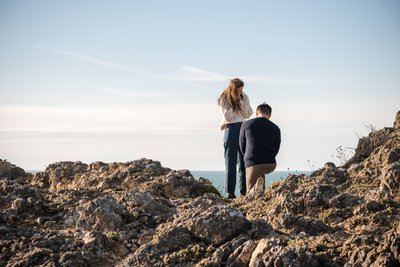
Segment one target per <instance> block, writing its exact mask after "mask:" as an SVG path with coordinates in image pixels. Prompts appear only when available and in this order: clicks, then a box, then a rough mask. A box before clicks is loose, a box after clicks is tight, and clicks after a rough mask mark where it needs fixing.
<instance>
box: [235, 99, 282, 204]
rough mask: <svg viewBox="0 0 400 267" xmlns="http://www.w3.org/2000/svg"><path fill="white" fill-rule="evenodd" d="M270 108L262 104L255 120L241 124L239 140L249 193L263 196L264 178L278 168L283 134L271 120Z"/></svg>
mask: <svg viewBox="0 0 400 267" xmlns="http://www.w3.org/2000/svg"><path fill="white" fill-rule="evenodd" d="M271 113H272V109H271V107H270V106H269V105H268V104H266V103H263V104H261V105H259V106H258V107H257V111H256V118H254V119H250V120H248V121H246V122H244V123H243V124H242V127H241V129H240V136H239V142H240V143H239V145H240V151H241V152H242V154H243V155H244V162H245V166H246V188H247V193H249V194H250V195H254V196H261V195H262V194H263V192H264V183H265V175H266V174H268V173H270V172H272V171H274V170H275V168H276V160H275V157H276V155H277V154H278V152H279V147H280V145H281V131H280V129H279V127H278V126H277V125H275V124H274V123H273V122H272V121H270V120H269V118H270V117H271Z"/></svg>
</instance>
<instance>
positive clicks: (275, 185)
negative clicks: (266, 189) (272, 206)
mask: <svg viewBox="0 0 400 267" xmlns="http://www.w3.org/2000/svg"><path fill="white" fill-rule="evenodd" d="M279 184H280V183H279V181H277V182H272V183H271V185H270V187H271V188H272V189H275V188H277V187H278V186H279Z"/></svg>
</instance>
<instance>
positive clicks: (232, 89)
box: [218, 78, 244, 112]
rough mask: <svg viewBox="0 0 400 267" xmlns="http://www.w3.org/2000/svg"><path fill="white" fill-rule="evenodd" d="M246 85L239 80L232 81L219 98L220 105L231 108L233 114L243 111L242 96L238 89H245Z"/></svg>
mask: <svg viewBox="0 0 400 267" xmlns="http://www.w3.org/2000/svg"><path fill="white" fill-rule="evenodd" d="M243 86H244V83H243V81H242V80H240V79H239V78H235V79H232V80H231V81H230V82H229V84H228V87H226V88H225V90H224V91H223V92H222V94H221V95H220V97H219V98H218V105H220V106H221V105H226V106H228V107H230V108H231V109H232V110H233V112H236V111H241V110H242V106H241V105H240V101H241V95H239V94H238V93H237V92H236V91H237V89H238V88H240V87H243Z"/></svg>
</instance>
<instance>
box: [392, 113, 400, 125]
mask: <svg viewBox="0 0 400 267" xmlns="http://www.w3.org/2000/svg"><path fill="white" fill-rule="evenodd" d="M393 128H395V129H400V111H397V113H396V118H395V120H394V123H393Z"/></svg>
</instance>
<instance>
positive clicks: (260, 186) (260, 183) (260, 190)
mask: <svg viewBox="0 0 400 267" xmlns="http://www.w3.org/2000/svg"><path fill="white" fill-rule="evenodd" d="M254 193H255V194H256V195H257V196H258V197H260V196H262V195H263V194H264V177H259V178H258V179H257V182H256V185H255V192H254Z"/></svg>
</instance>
